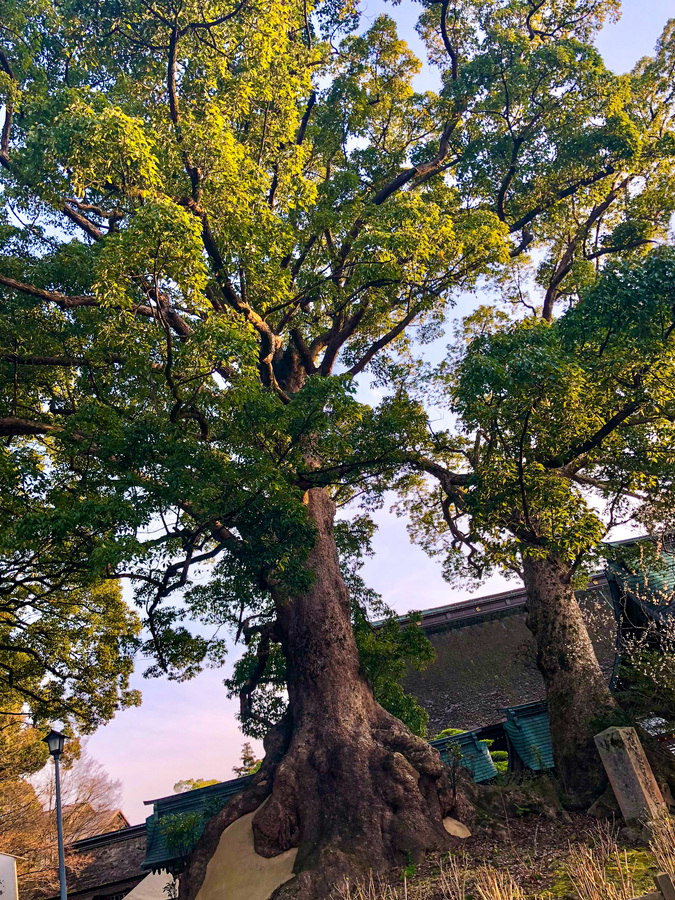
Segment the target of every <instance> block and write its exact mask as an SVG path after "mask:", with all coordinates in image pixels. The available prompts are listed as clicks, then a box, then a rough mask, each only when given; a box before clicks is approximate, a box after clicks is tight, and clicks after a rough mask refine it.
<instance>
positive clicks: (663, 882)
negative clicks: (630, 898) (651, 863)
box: [635, 874, 675, 900]
mask: <svg viewBox="0 0 675 900" xmlns="http://www.w3.org/2000/svg"><path fill="white" fill-rule="evenodd" d="M654 881H655V882H656V890H655V891H652V892H651V894H643V895H642V897H636V898H635V900H675V884H673V879H672V878H671V877H670V875H663V874H661V875H655V876H654Z"/></svg>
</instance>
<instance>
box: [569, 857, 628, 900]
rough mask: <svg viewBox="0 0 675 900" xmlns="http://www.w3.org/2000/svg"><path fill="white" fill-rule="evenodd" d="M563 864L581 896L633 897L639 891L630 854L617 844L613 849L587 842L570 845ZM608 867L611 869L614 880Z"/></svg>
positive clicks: (603, 899) (582, 899) (585, 899)
mask: <svg viewBox="0 0 675 900" xmlns="http://www.w3.org/2000/svg"><path fill="white" fill-rule="evenodd" d="M564 868H565V871H566V873H567V877H568V878H569V880H570V881H571V883H572V887H573V888H574V890H575V892H576V894H577V896H578V897H579V900H633V898H634V897H635V896H636V894H638V893H639V892H638V891H637V890H636V888H635V884H634V871H633V866H631V864H630V862H629V860H628V855H627V854H626V851H625V850H624V851H623V852H622V851H621V850H619V848H618V847H617V845H616V844H614V846H613V847H612V848H611V849H609V848H607V847H606V846H602V845H600V846H596V847H588V846H586V845H585V844H579V845H578V846H575V847H570V853H569V858H568V860H567V862H566V863H565V867H564ZM608 868H609V869H611V870H612V875H613V877H612V878H611V880H610V878H609V876H608V872H607V870H608Z"/></svg>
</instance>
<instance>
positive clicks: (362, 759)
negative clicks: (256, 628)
mask: <svg viewBox="0 0 675 900" xmlns="http://www.w3.org/2000/svg"><path fill="white" fill-rule="evenodd" d="M307 505H308V512H309V515H310V517H311V519H312V521H313V522H314V524H315V526H316V530H317V537H316V541H315V544H314V547H313V549H312V551H311V552H310V554H309V559H308V566H309V567H310V569H311V571H312V573H313V575H314V582H313V585H312V588H311V590H310V591H309V592H308V593H307V594H305V595H304V596H301V597H295V598H293V599H292V600H288V601H286V602H283V601H281V600H280V601H279V602H278V610H277V612H278V618H279V623H280V627H281V633H282V635H283V644H284V650H285V653H286V658H287V665H288V693H289V713H288V743H287V749H286V751H285V753H284V755H283V758H281V761H280V762H279V763H278V766H276V768H275V771H274V773H273V777H270V775H269V774H266V775H265V777H264V779H263V780H264V781H265V782H271V785H272V786H271V791H270V794H269V799H268V801H267V803H266V804H265V805H264V806H262V807H261V808H260V810H259V812H258V813H257V815H256V817H255V818H254V820H253V831H254V837H255V845H256V850H257V852H258V853H260V854H261V855H263V856H275V855H276V854H278V853H280V852H283V851H284V850H287V849H289V848H291V847H298V848H299V850H298V856H297V860H296V872H297V875H296V877H295V878H293V879H292V880H291V881H289V882H287V883H286V884H284V885H282V886H281V887H280V888H279V889H278V890H277V891H276V892H275V894H274V895H273V896H274V898H275V900H282V898H283V900H290V898H302V900H325V898H328V896H329V895H330V893H331V890H332V889H333V887H334V886H335V885H336V884H338V883H339V882H341V881H342V879H344V877H346V876H347V877H351V878H354V877H355V876H359V875H364V874H366V873H367V872H369V871H371V870H372V871H374V872H381V871H386V870H387V869H389V868H391V867H392V866H395V865H403V864H405V862H406V860H408V859H409V858H410V857H411V856H412V858H415V859H418V858H420V857H421V856H422V855H423V854H424V853H425V852H426V851H430V850H442V849H447V848H449V847H451V846H452V844H453V841H455V840H456V839H453V838H452V837H451V836H450V835H449V834H448V833H447V832H446V831H445V829H444V827H443V817H444V816H445V815H448V814H449V813H451V812H456V813H457V814H458V815H462V814H463V813H465V812H466V810H467V809H468V803H467V800H466V795H465V793H464V789H466V790H470V788H469V787H468V784H467V782H466V781H465V780H464V779H460V789H459V792H454V791H453V790H452V786H451V782H450V778H449V777H448V770H447V769H446V767H445V766H444V765H443V764H442V763H441V761H440V757H439V755H438V753H437V752H436V751H435V750H432V749H431V748H430V747H429V745H428V744H427V743H426V741H424V740H422V739H420V738H418V737H416V736H415V735H413V734H412V733H411V732H410V731H409V730H408V729H407V728H406V726H405V725H403V723H402V722H400V721H399V720H398V719H396V718H395V717H394V716H392V715H390V714H389V713H388V712H386V711H385V710H384V709H382V707H381V706H379V705H378V704H377V703H376V702H375V700H374V699H373V696H372V693H371V691H370V688H369V686H368V684H367V682H366V680H365V678H364V676H363V674H362V672H361V670H360V664H359V655H358V650H357V647H356V643H355V640H354V635H353V631H352V626H351V620H350V608H349V596H348V593H347V589H346V587H345V584H344V582H343V580H342V576H341V574H340V568H339V564H338V557H337V551H336V547H335V541H334V538H333V518H334V512H335V507H334V504H333V503H332V501H331V500H330V498H329V496H328V494H327V492H326V491H325V490H324V489H319V488H315V489H312V490H310V491H308V493H307ZM465 785H466V788H464V787H463V786H465ZM456 793H458V794H459V796H456ZM258 802H259V801H258ZM226 809H227V807H226ZM223 813H225V810H224V811H223ZM229 820H231V816H223V817H222V821H223V823H225V824H229ZM221 830H222V829H221ZM198 855H199V853H197V856H198ZM191 867H192V868H193V869H194V866H193V865H192V863H191ZM202 877H203V876H202ZM197 881H199V883H201V881H200V879H199V877H198V876H193V875H192V874H190V872H188V873H187V877H185V876H183V878H182V879H181V898H183V900H192V898H194V896H195V895H196V889H198V884H197ZM183 885H185V887H184V886H183Z"/></svg>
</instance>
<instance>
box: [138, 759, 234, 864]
mask: <svg viewBox="0 0 675 900" xmlns="http://www.w3.org/2000/svg"><path fill="white" fill-rule="evenodd" d="M251 778H252V776H250V775H249V776H247V777H246V778H235V779H233V780H232V781H223V782H221V783H220V784H210V785H209V786H208V787H204V788H198V789H197V790H194V791H186V792H185V793H184V794H173V795H172V796H170V797H160V799H159V800H151V801H148V802H149V803H152V804H153V813H152V815H151V816H148V818H147V819H146V829H147V831H146V835H147V853H146V856H145V859H144V860H143V863H142V865H141V868H142V869H145V870H146V871H148V870H149V871H152V872H156V871H158V870H160V869H168V870H169V871H179V870H180V868H181V866H182V864H183V862H184V860H185V859H186V857H187V856H188V855H189V853H190V851H191V850H192V849H193V847H194V845H195V844H196V843H197V841H198V840H199V838H200V837H201V835H202V832H203V831H204V827H205V826H206V823H207V822H208V820H209V819H210V818H211V817H212V816H214V815H215V814H216V813H217V812H218V811H219V810H221V809H222V808H223V806H224V805H225V803H226V802H227V801H228V800H229V799H230V797H232V796H233V795H234V794H238V793H239V792H240V791H242V790H243V789H244V788H245V787H246V785H247V784H249V782H250V781H251Z"/></svg>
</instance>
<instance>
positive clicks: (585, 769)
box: [523, 555, 615, 807]
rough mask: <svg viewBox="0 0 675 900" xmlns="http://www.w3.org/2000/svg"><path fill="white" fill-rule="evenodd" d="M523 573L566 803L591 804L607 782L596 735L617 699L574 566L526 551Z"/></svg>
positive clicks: (554, 751)
mask: <svg viewBox="0 0 675 900" xmlns="http://www.w3.org/2000/svg"><path fill="white" fill-rule="evenodd" d="M523 578H524V582H525V588H526V590H527V624H528V627H529V629H530V631H531V632H532V634H533V636H534V639H535V644H536V651H537V665H538V667H539V671H540V672H541V674H542V677H543V679H544V685H545V688H546V700H547V703H548V714H549V720H550V725H551V738H552V743H553V758H554V762H555V765H556V770H557V772H558V776H559V778H560V781H561V783H562V787H563V790H564V792H565V795H566V801H567V804H568V805H569V806H573V807H584V806H588V805H590V803H591V802H592V801H593V799H594V798H595V797H597V796H599V795H600V793H602V791H603V789H604V787H605V786H606V781H607V779H606V776H605V772H604V769H603V767H602V763H601V761H600V757H599V756H598V752H597V750H596V748H595V742H594V740H593V738H594V735H595V734H596V733H597V732H598V731H599V730H601V728H602V727H603V726H602V724H601V720H602V718H603V716H606V715H607V713H608V712H610V711H611V710H612V709H613V708H614V707H615V702H614V699H613V697H612V694H611V692H610V690H609V687H608V685H607V682H606V680H605V678H604V675H603V673H602V670H601V668H600V665H599V663H598V660H597V657H596V655H595V650H594V649H593V644H592V643H591V639H590V637H589V635H588V630H587V628H586V625H585V623H584V620H583V616H582V613H581V609H580V608H579V604H578V603H577V600H576V597H575V595H574V589H573V587H572V583H571V572H570V569H569V566H567V565H566V564H565V563H564V562H563V561H561V560H559V559H557V558H556V557H554V556H546V557H543V558H542V557H535V556H530V555H525V556H524V559H523Z"/></svg>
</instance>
